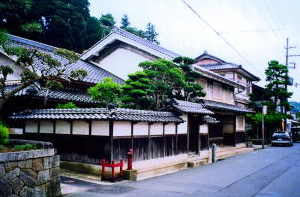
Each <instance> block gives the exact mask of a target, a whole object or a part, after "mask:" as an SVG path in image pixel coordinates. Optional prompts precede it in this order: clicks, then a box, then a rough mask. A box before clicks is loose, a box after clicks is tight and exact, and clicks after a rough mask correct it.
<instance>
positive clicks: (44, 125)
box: [40, 121, 53, 133]
mask: <svg viewBox="0 0 300 197" xmlns="http://www.w3.org/2000/svg"><path fill="white" fill-rule="evenodd" d="M40 133H53V123H52V122H50V121H41V122H40Z"/></svg>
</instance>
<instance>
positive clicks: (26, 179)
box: [19, 172, 38, 187]
mask: <svg viewBox="0 0 300 197" xmlns="http://www.w3.org/2000/svg"><path fill="white" fill-rule="evenodd" d="M19 178H20V179H21V180H22V181H23V182H24V184H25V185H26V186H29V187H35V186H37V184H38V183H37V181H36V179H35V178H33V177H32V176H30V175H29V174H26V173H24V172H21V173H20V176H19Z"/></svg>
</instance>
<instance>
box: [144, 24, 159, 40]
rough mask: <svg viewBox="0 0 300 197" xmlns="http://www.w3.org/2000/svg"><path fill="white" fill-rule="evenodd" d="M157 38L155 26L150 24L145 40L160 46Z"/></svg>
mask: <svg viewBox="0 0 300 197" xmlns="http://www.w3.org/2000/svg"><path fill="white" fill-rule="evenodd" d="M157 36H158V33H157V32H156V30H155V26H154V25H153V24H151V23H148V24H147V27H146V31H145V38H146V39H147V40H149V41H151V42H153V43H155V44H159V41H158V40H157Z"/></svg>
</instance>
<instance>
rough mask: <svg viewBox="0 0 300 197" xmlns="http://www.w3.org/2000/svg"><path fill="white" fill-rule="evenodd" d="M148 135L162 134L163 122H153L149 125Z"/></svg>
mask: <svg viewBox="0 0 300 197" xmlns="http://www.w3.org/2000/svg"><path fill="white" fill-rule="evenodd" d="M150 135H163V123H155V124H152V125H151V127H150Z"/></svg>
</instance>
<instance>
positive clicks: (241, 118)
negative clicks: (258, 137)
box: [236, 116, 245, 131]
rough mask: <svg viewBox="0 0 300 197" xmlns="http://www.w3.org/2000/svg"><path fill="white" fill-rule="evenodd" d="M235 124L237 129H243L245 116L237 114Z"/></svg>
mask: <svg viewBox="0 0 300 197" xmlns="http://www.w3.org/2000/svg"><path fill="white" fill-rule="evenodd" d="M236 119H237V124H236V129H237V130H239V131H243V130H244V128H245V118H244V116H237V118H236Z"/></svg>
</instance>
